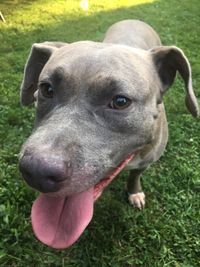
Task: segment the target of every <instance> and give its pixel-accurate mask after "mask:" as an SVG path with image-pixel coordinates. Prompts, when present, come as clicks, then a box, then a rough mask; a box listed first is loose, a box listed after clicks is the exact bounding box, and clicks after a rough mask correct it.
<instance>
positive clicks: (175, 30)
mask: <svg viewBox="0 0 200 267" xmlns="http://www.w3.org/2000/svg"><path fill="white" fill-rule="evenodd" d="M0 10H1V11H2V13H3V15H4V17H5V19H6V23H3V22H0V63H1V64H0V139H1V140H0V266H6V267H7V266H9V267H13V266H17V267H18V266H19V267H25V266H29V267H32V266H37V267H38V266H39V267H43V266H52V267H54V266H67V267H79V266H80V267H90V266H91V267H104V266H112V267H136V266H143V267H163V266H165V267H166V266H174V267H195V266H200V256H199V255H200V253H199V252H200V194H199V193H200V138H199V132H200V121H199V119H193V118H192V117H191V115H190V114H188V112H187V110H186V108H185V105H184V91H183V83H182V81H181V79H177V80H176V82H175V84H174V85H173V87H172V88H171V89H170V90H169V92H168V93H167V94H166V97H165V99H164V100H165V104H166V110H167V115H168V121H169V132H170V137H169V143H168V146H167V149H166V151H165V155H164V156H163V157H162V158H161V160H160V161H159V162H157V163H156V164H154V165H153V166H152V167H151V168H149V169H148V171H147V172H145V174H144V175H143V185H144V186H143V187H144V191H145V192H146V199H147V205H146V208H145V209H144V210H142V211H138V210H135V209H133V208H132V207H131V206H130V205H129V204H128V203H127V200H126V195H125V192H124V188H125V183H126V177H127V173H126V172H122V173H121V174H120V175H119V176H118V177H117V178H116V179H115V180H114V182H113V183H112V184H111V185H110V186H109V187H108V188H107V189H106V190H105V192H104V194H103V196H102V197H101V199H100V200H99V201H98V202H97V203H96V204H95V213H94V217H93V220H92V222H91V223H90V225H89V227H88V228H87V229H86V231H85V232H84V234H83V235H82V237H81V238H80V239H79V241H78V242H77V243H75V244H74V245H73V246H72V247H70V248H68V249H66V250H63V251H56V250H53V249H50V248H48V247H47V246H44V245H42V244H41V243H39V242H38V241H37V240H36V238H35V237H34V235H33V233H32V229H31V224H30V210H31V204H32V202H33V200H34V199H35V195H36V193H35V192H34V191H32V190H31V189H29V188H28V187H26V186H25V184H24V182H23V181H22V179H21V177H20V174H19V172H18V153H19V150H20V146H21V145H22V143H23V142H24V140H25V139H26V137H27V136H28V135H29V134H30V133H31V130H32V125H33V121H34V108H33V107H32V108H22V107H21V106H20V102H19V87H20V83H21V81H22V75H23V68H24V64H25V61H26V58H27V55H28V53H29V50H30V47H31V45H32V43H35V42H43V41H46V40H49V41H53V40H56V41H65V42H73V41H77V40H84V39H91V40H96V41H100V40H102V38H103V34H104V32H105V31H106V29H107V28H108V26H110V25H111V24H112V23H114V22H116V21H119V20H122V19H127V18H135V19H136V18H137V19H141V20H144V21H146V22H147V23H149V24H151V25H152V26H153V27H154V28H155V30H156V31H157V32H158V33H159V35H160V37H161V39H162V42H163V44H173V45H177V46H178V47H180V48H181V49H183V50H184V52H185V54H186V55H187V57H188V59H189V61H190V63H191V66H192V73H193V86H194V88H195V91H196V95H197V96H198V97H199V98H200V75H199V70H200V53H199V44H200V27H199V25H200V1H199V0H191V1H187V0H182V1H177V0H168V1H165V0H158V1H153V0H152V1H145V0H143V1H142V0H137V1H131V0H124V1H122V0H117V1H109V0H102V1H98V0H93V1H92V0H91V1H90V6H89V10H88V11H85V10H83V9H81V8H80V1H78V0H76V1H72V0H71V1H70V0H68V1H66V0H57V1H54V0H49V1H47V0H35V1H31V0H29V1H25V0H21V1H20V0H13V1H11V0H1V3H0Z"/></svg>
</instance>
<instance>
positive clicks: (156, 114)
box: [19, 20, 199, 249]
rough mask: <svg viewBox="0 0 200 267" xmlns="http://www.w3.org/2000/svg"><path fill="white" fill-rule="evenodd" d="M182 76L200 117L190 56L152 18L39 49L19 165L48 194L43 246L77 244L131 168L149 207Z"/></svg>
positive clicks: (39, 219) (30, 73) (24, 93)
mask: <svg viewBox="0 0 200 267" xmlns="http://www.w3.org/2000/svg"><path fill="white" fill-rule="evenodd" d="M177 72H179V74H180V75H181V77H182V79H183V81H184V84H185V92H186V98H185V100H186V101H185V102H186V106H187V108H188V110H189V112H190V113H191V114H192V115H193V116H194V117H197V116H198V115H199V108H198V102H197V99H196V97H195V94H194V92H193V88H192V77H191V67H190V64H189V61H188V59H187V58H186V56H185V55H184V53H183V51H182V50H181V49H179V48H178V47H176V46H162V44H161V41H160V38H159V36H158V34H157V33H156V32H155V31H154V30H153V28H152V27H151V26H149V25H147V24H146V23H144V22H142V21H139V20H124V21H120V22H117V23H115V24H114V25H112V26H111V27H110V28H109V29H108V31H107V32H106V34H105V38H104V40H103V42H92V41H80V42H75V43H71V44H68V43H61V42H44V43H36V44H33V46H32V49H31V51H30V55H29V57H28V60H27V63H26V66H25V71H24V78H23V82H22V86H21V102H22V104H23V105H29V104H31V103H33V102H35V104H36V119H35V127H34V130H33V133H32V134H31V136H30V137H29V138H28V140H27V141H26V142H25V144H24V145H23V146H22V149H21V152H20V159H19V169H20V171H21V174H22V176H23V178H24V180H25V181H26V182H27V184H28V185H29V186H31V187H32V188H34V189H36V190H38V191H39V192H41V194H40V195H39V197H38V198H37V200H36V201H35V202H34V203H33V207H32V212H31V219H32V225H33V230H34V232H35V234H36V236H37V238H38V239H39V240H40V241H41V242H43V243H44V244H47V245H48V246H51V247H53V248H57V249H61V248H66V247H69V246H70V245H72V244H73V243H74V242H75V241H76V240H77V239H78V238H79V237H80V235H81V234H82V233H83V231H84V229H85V228H86V227H87V225H88V224H89V222H90V221H91V219H92V215H93V206H94V202H95V201H96V200H97V199H98V198H99V197H100V195H101V193H102V191H103V189H104V188H105V187H106V186H107V185H108V184H109V183H110V182H111V181H112V180H113V179H114V177H115V176H116V175H117V174H118V173H119V172H120V171H121V170H122V169H124V168H125V169H128V170H130V175H129V178H128V183H127V191H128V198H129V202H130V203H131V204H132V205H134V206H136V207H138V208H140V209H141V208H143V207H144V205H145V195H144V193H143V191H142V187H141V183H140V175H141V173H142V172H143V171H144V170H145V169H146V168H147V167H148V166H149V165H150V164H151V163H153V162H155V161H157V160H158V159H159V158H160V157H161V155H162V153H163V151H164V149H165V146H166V144H167V139H168V126H167V120H166V115H165V109H164V104H163V95H164V94H165V92H166V91H167V90H168V88H169V87H170V86H171V85H172V83H173V81H174V79H175V76H176V73H177Z"/></svg>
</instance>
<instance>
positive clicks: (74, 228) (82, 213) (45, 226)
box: [31, 188, 94, 249]
mask: <svg viewBox="0 0 200 267" xmlns="http://www.w3.org/2000/svg"><path fill="white" fill-rule="evenodd" d="M93 205H94V198H93V188H91V189H89V190H87V191H85V192H82V193H79V194H76V195H73V196H71V197H67V198H65V197H58V198H56V197H49V196H46V195H45V194H41V195H40V196H39V197H38V198H37V199H36V200H35V202H34V203H33V206H32V211H31V219H32V226H33V231H34V233H35V235H36V236H37V238H38V239H39V240H40V241H41V242H43V243H44V244H46V245H48V246H50V247H53V248H57V249H62V248H67V247H69V246H70V245H72V244H73V243H74V242H75V241H76V240H77V239H78V238H79V236H80V235H81V234H82V232H83V231H84V230H85V228H86V227H87V225H88V224H89V222H90V221H91V219H92V216H93Z"/></svg>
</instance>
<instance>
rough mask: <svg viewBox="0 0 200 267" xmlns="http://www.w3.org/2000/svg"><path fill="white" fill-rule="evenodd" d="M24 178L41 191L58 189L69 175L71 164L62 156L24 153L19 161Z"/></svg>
mask: <svg viewBox="0 0 200 267" xmlns="http://www.w3.org/2000/svg"><path fill="white" fill-rule="evenodd" d="M19 169H20V172H21V173H22V176H23V178H24V180H25V181H26V182H27V184H28V185H30V186H31V187H33V188H35V189H37V190H39V191H40V192H43V193H50V192H56V191H58V190H59V189H60V188H61V186H62V182H64V181H65V180H66V179H68V177H70V175H71V172H72V166H71V164H70V162H66V161H64V160H63V159H62V157H50V156H44V155H43V156H42V155H40V156H32V155H26V154H25V155H24V156H23V157H22V158H21V159H20V162H19Z"/></svg>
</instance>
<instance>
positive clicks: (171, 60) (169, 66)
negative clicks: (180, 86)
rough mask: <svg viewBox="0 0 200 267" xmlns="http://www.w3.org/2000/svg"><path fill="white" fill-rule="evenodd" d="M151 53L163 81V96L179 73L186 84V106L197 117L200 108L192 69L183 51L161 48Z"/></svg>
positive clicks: (172, 47)
mask: <svg viewBox="0 0 200 267" xmlns="http://www.w3.org/2000/svg"><path fill="white" fill-rule="evenodd" d="M150 52H151V53H152V58H153V61H154V64H155V66H156V70H157V72H158V75H159V77H160V80H161V84H162V86H161V95H163V94H164V93H165V92H166V91H167V89H168V88H169V87H170V86H171V85H172V83H173V81H174V79H175V76H176V72H177V71H178V72H179V74H180V75H181V77H182V79H183V81H184V83H185V89H186V97H185V103H186V106H187V108H188V110H189V111H190V113H191V114H192V115H193V116H194V117H197V116H198V115H199V107H198V102H197V99H196V97H195V94H194V91H193V88H192V74H191V67H190V63H189V61H188V59H187V58H186V56H185V55H184V53H183V51H182V50H181V49H179V48H178V47H176V46H159V47H155V48H153V49H151V50H150Z"/></svg>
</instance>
